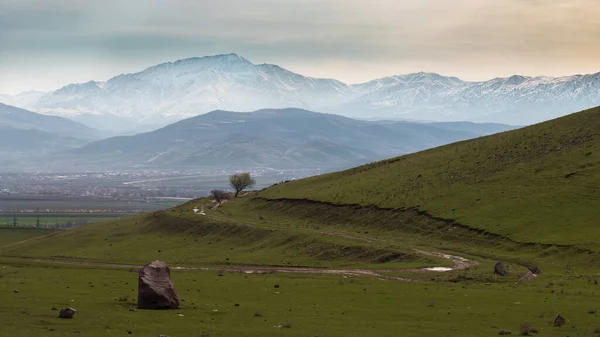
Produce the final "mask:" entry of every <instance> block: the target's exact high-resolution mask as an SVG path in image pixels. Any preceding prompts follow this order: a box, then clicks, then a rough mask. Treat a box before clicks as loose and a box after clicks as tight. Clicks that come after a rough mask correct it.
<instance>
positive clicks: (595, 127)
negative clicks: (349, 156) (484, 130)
mask: <svg viewBox="0 0 600 337" xmlns="http://www.w3.org/2000/svg"><path fill="white" fill-rule="evenodd" d="M599 130H600V108H596V109H591V110H588V111H584V112H580V113H576V114H573V115H569V116H566V117H563V118H559V119H556V120H552V121H549V122H545V123H541V124H538V125H534V126H530V127H526V128H523V129H519V130H514V131H509V132H505V133H501V134H496V135H492V136H488V137H482V138H478V139H474V140H469V141H464V142H460V143H455V144H451V145H447V146H443V147H439V148H435V149H431V150H428V151H423V152H420V153H416V154H411V155H406V156H402V157H398V158H394V159H389V160H386V161H383V162H378V163H374V164H370V165H365V166H361V167H358V168H354V169H351V170H347V171H343V172H338V173H332V174H325V175H320V176H316V177H312V178H308V179H303V180H299V181H294V182H290V183H286V184H281V185H278V186H274V187H272V188H269V189H267V190H265V191H264V192H262V193H260V196H261V197H264V198H269V199H282V198H290V199H309V200H315V201H322V202H330V203H335V204H356V205H361V206H370V205H375V206H377V207H379V208H392V209H398V208H404V209H406V208H411V207H415V208H418V209H419V210H422V211H426V212H428V213H429V214H431V215H433V216H435V217H441V218H446V219H454V220H457V221H458V222H460V223H462V224H465V225H468V226H470V227H473V228H478V229H483V230H485V231H489V232H492V233H496V234H499V235H503V236H506V237H508V238H511V239H513V240H515V241H519V242H538V243H549V244H563V245H578V246H584V247H587V248H591V249H594V250H599V249H600V246H599V242H600V240H599V239H600V227H599V226H598V223H599V222H598V219H600V207H598V205H600V131H599Z"/></svg>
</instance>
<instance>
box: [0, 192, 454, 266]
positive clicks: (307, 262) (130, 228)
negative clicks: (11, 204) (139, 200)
mask: <svg viewBox="0 0 600 337" xmlns="http://www.w3.org/2000/svg"><path fill="white" fill-rule="evenodd" d="M191 207H192V203H189V204H186V205H185V206H182V207H180V208H175V209H172V210H171V211H164V212H156V213H153V214H149V215H138V216H134V217H129V218H126V219H121V220H116V221H112V222H106V223H101V224H93V225H88V226H85V227H82V228H78V229H74V230H69V231H63V232H60V233H58V234H56V235H53V236H52V237H46V238H39V239H37V240H31V241H29V242H26V243H23V244H20V245H18V246H10V247H6V248H4V249H2V248H0V254H2V255H4V256H16V257H30V258H54V259H74V260H81V261H94V262H110V263H124V264H144V263H147V262H148V261H149V260H153V259H164V260H169V261H172V262H173V263H175V264H177V265H185V266H214V265H221V266H231V265H233V266H238V265H246V266H247V265H261V266H310V267H318V268H328V267H360V268H371V267H373V268H378V267H381V268H417V267H427V266H431V265H443V264H444V263H446V262H445V261H444V260H440V259H438V258H433V257H431V258H430V257H424V256H421V255H419V254H415V253H413V252H411V251H410V250H408V249H407V247H404V246H397V245H390V244H370V243H365V242H356V241H354V240H349V239H345V238H340V237H335V236H330V235H323V234H320V233H318V232H312V231H306V230H304V229H302V228H290V227H273V226H269V225H261V224H256V225H245V224H243V223H239V219H231V220H230V221H229V220H227V221H217V220H213V219H211V218H207V217H202V216H199V215H196V214H194V213H193V212H192V211H191ZM209 213H210V214H220V213H219V212H217V211H209ZM65 247H69V249H67V250H66V249H65ZM383 261H385V262H383Z"/></svg>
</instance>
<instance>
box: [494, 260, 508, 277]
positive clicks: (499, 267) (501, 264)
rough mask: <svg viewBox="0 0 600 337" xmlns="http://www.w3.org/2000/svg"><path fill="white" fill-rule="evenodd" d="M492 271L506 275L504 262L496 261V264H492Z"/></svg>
mask: <svg viewBox="0 0 600 337" xmlns="http://www.w3.org/2000/svg"><path fill="white" fill-rule="evenodd" d="M494 273H496V274H498V275H500V276H506V267H505V266H504V262H502V261H498V262H496V264H495V265H494Z"/></svg>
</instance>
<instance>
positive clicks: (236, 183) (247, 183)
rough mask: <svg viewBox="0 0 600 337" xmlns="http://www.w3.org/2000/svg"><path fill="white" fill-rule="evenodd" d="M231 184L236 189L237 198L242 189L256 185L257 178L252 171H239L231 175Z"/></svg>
mask: <svg viewBox="0 0 600 337" xmlns="http://www.w3.org/2000/svg"><path fill="white" fill-rule="evenodd" d="M229 184H231V187H233V189H235V197H236V198H237V196H238V194H240V192H241V191H243V190H245V189H247V188H249V187H252V186H254V185H255V184H256V180H254V178H252V176H251V175H250V172H244V173H237V174H234V175H232V176H231V177H229Z"/></svg>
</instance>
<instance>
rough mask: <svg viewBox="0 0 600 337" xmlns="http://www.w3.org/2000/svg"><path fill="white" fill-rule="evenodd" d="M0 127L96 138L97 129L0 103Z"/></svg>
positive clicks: (97, 136)
mask: <svg viewBox="0 0 600 337" xmlns="http://www.w3.org/2000/svg"><path fill="white" fill-rule="evenodd" d="M0 127H1V128H3V129H14V130H38V131H43V132H48V133H55V134H57V135H61V136H63V137H75V138H82V139H98V138H99V135H98V131H97V130H94V129H92V128H90V127H87V126H85V125H83V124H81V123H77V122H73V121H72V120H70V119H66V118H62V117H56V116H46V115H42V114H39V113H35V112H32V111H28V110H24V109H21V108H17V107H14V106H10V105H6V104H2V103H0Z"/></svg>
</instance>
